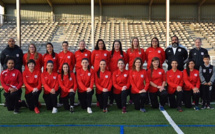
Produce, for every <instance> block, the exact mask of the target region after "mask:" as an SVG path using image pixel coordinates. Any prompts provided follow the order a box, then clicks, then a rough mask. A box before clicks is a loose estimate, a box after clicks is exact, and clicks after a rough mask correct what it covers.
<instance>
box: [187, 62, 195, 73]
mask: <svg viewBox="0 0 215 134" xmlns="http://www.w3.org/2000/svg"><path fill="white" fill-rule="evenodd" d="M190 62H193V63H194V65H195V61H194V60H193V59H190V60H189V61H188V62H187V65H186V70H187V75H188V76H190V68H189V63H190Z"/></svg>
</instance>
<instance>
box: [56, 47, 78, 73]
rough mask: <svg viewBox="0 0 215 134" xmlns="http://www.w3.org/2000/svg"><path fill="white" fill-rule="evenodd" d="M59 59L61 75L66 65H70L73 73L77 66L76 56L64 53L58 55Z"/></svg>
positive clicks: (68, 52)
mask: <svg viewBox="0 0 215 134" xmlns="http://www.w3.org/2000/svg"><path fill="white" fill-rule="evenodd" d="M58 57H59V73H61V69H62V66H63V64H64V63H68V65H69V67H70V68H69V69H70V71H71V72H72V71H73V68H74V66H75V55H74V54H73V53H72V52H70V51H67V53H64V52H63V51H62V52H60V53H59V54H58Z"/></svg>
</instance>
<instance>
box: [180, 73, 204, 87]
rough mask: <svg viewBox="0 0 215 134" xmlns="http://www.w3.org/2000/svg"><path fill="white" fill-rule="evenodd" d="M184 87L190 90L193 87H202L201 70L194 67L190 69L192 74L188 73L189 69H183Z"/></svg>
mask: <svg viewBox="0 0 215 134" xmlns="http://www.w3.org/2000/svg"><path fill="white" fill-rule="evenodd" d="M183 79H184V87H183V90H185V91H190V90H192V89H193V88H195V87H197V88H200V85H201V82H200V78H199V71H198V70H196V69H194V70H193V71H190V76H188V74H187V69H184V71H183Z"/></svg>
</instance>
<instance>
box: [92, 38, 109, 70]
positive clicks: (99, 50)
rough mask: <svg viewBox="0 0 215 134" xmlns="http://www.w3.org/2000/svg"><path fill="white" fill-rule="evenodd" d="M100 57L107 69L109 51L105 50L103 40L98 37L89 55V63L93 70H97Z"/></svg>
mask: <svg viewBox="0 0 215 134" xmlns="http://www.w3.org/2000/svg"><path fill="white" fill-rule="evenodd" d="M102 59H103V60H105V61H106V64H107V67H106V69H107V70H108V66H109V61H110V55H109V52H108V51H107V50H106V46H105V43H104V41H103V40H102V39H99V40H98V41H97V43H96V46H95V50H94V51H93V52H92V55H91V64H92V66H93V67H94V71H95V72H97V71H98V70H99V63H100V61H101V60H102Z"/></svg>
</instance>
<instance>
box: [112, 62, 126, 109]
mask: <svg viewBox="0 0 215 134" xmlns="http://www.w3.org/2000/svg"><path fill="white" fill-rule="evenodd" d="M117 65H118V68H119V69H118V70H116V71H114V72H113V76H112V77H113V86H114V90H113V93H114V98H115V101H116V104H117V107H118V108H122V113H126V112H127V111H126V99H127V95H128V89H129V88H130V80H129V71H128V70H125V62H124V60H123V59H119V60H118V63H117Z"/></svg>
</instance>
